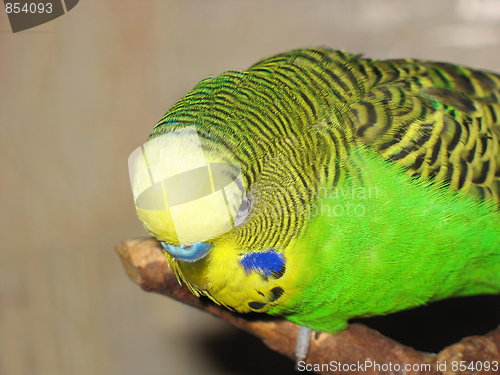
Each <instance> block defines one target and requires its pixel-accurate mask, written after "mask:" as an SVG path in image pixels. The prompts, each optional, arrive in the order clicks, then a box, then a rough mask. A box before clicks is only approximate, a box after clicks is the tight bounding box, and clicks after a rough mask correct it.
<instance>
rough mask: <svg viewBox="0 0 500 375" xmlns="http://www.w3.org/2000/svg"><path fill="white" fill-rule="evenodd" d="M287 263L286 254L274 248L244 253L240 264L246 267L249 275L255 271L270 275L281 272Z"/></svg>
mask: <svg viewBox="0 0 500 375" xmlns="http://www.w3.org/2000/svg"><path fill="white" fill-rule="evenodd" d="M285 263H286V260H285V256H284V255H283V254H281V253H278V252H277V251H276V249H273V248H270V249H267V250H265V251H259V252H254V253H248V254H244V255H243V256H242V258H241V259H240V264H241V265H242V266H243V268H244V269H245V273H246V274H247V275H249V274H250V273H251V272H252V271H253V272H258V273H260V274H263V275H264V276H270V275H271V274H272V273H273V272H280V271H281V270H282V269H283V267H284V266H285Z"/></svg>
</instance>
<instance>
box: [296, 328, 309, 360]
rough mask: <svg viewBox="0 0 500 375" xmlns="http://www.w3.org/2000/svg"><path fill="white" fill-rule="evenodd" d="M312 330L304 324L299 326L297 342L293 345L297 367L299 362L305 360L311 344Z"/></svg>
mask: <svg viewBox="0 0 500 375" xmlns="http://www.w3.org/2000/svg"><path fill="white" fill-rule="evenodd" d="M312 333H313V330H312V329H311V328H307V327H304V326H300V329H299V336H298V337H297V344H296V346H295V367H296V369H297V368H298V365H299V362H301V361H305V360H306V358H307V354H308V353H309V347H310V346H311V334H312Z"/></svg>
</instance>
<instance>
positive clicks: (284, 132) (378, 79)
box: [151, 49, 500, 244]
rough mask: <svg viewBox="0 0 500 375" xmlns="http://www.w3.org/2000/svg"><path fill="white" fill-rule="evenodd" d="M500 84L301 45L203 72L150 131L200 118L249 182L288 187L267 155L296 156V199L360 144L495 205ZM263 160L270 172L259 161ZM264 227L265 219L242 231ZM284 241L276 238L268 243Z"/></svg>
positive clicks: (491, 77) (467, 73) (292, 229)
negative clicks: (214, 73) (244, 65)
mask: <svg viewBox="0 0 500 375" xmlns="http://www.w3.org/2000/svg"><path fill="white" fill-rule="evenodd" d="M499 86H500V78H499V77H498V76H497V75H495V74H492V73H485V72H478V71H475V70H472V69H466V68H462V67H457V66H454V65H450V64H444V63H429V62H420V61H414V60H393V61H378V60H371V59H363V58H361V57H360V56H358V55H353V54H347V53H345V52H342V51H332V50H327V49H310V50H297V51H292V52H289V53H284V54H280V55H276V56H273V57H271V58H268V59H265V60H262V61H260V62H258V63H256V64H255V65H254V66H252V67H251V68H250V69H249V70H248V71H247V72H243V71H229V72H227V73H225V74H223V75H222V76H220V77H217V78H215V79H212V78H207V79H206V80H203V81H202V82H201V83H200V84H199V85H198V86H196V87H195V88H194V90H193V91H192V92H191V93H190V94H189V95H187V96H186V97H185V98H184V99H182V100H181V101H180V102H179V103H177V104H176V105H175V106H174V107H172V108H171V110H170V111H169V112H168V113H167V114H166V115H165V116H164V117H163V118H162V119H161V121H160V122H159V123H158V124H157V126H156V127H155V129H154V130H153V132H152V134H151V138H153V137H155V136H158V135H160V134H162V133H164V132H166V131H171V130H172V127H173V128H178V127H182V126H189V125H195V126H197V129H198V132H199V133H200V136H201V137H202V138H207V139H211V140H216V141H217V142H219V143H220V144H221V148H227V149H229V150H236V149H237V150H238V152H234V153H233V154H234V157H235V158H236V159H237V160H236V162H237V163H238V164H239V165H242V166H243V172H244V179H245V184H246V186H247V187H249V186H252V185H253V184H254V183H255V182H256V180H257V178H258V177H257V176H259V178H260V179H261V180H262V179H263V180H265V181H268V180H269V181H272V180H274V181H279V183H280V184H282V185H283V183H284V182H283V181H280V179H279V178H278V176H277V174H279V173H280V168H281V167H282V166H281V165H276V169H274V170H269V165H270V164H269V161H268V159H269V158H276V157H277V158H285V159H287V160H291V161H293V163H292V167H295V168H296V169H298V170H300V171H302V172H301V173H299V172H295V173H292V175H295V176H302V177H301V178H298V179H297V180H298V183H299V184H300V186H299V187H298V190H299V191H300V193H299V195H301V196H306V195H308V196H310V194H313V195H314V194H315V191H314V189H312V188H311V187H312V186H317V181H320V180H322V179H324V178H326V179H327V181H328V182H327V185H328V186H336V184H338V183H339V181H342V180H343V174H345V166H344V167H341V164H342V160H345V159H346V158H347V156H348V154H349V149H350V145H353V144H361V145H366V146H370V147H372V148H373V149H375V150H377V151H378V152H379V153H380V154H381V155H382V156H383V157H384V158H385V159H387V160H389V161H391V162H394V163H397V164H399V165H401V166H403V167H405V168H407V170H408V173H409V174H412V175H421V176H423V177H424V178H430V179H435V180H438V181H442V182H445V183H449V184H450V186H451V187H452V188H453V189H455V190H462V191H464V192H469V191H470V192H471V193H473V194H476V195H479V196H483V197H485V198H493V199H495V200H496V201H498V199H499V198H498V197H499V194H500V192H499V189H498V186H499V185H500V183H499V180H498V176H496V175H495V173H496V172H497V170H498V161H499V160H498V136H497V134H498V129H497V125H498V118H499V117H500V116H498V113H499V111H500V105H499V103H498V97H497V95H498V87H499ZM296 93H299V95H297V94H296ZM257 103H258V105H257ZM229 107H230V108H231V110H230V111H229V110H228V108H229ZM186 108H189V111H185V109H186ZM263 108H265V109H263ZM234 119H238V121H233V120H234ZM205 124H210V126H205ZM241 124H245V125H244V129H241ZM243 130H244V131H243ZM305 134H306V136H304V135H305ZM298 140H300V141H298ZM296 142H299V143H296ZM318 144H326V145H327V147H323V149H327V150H330V151H329V152H328V153H318V152H311V153H303V152H302V150H304V149H305V150H318V149H321V148H320V147H317V146H318ZM278 150H279V151H278ZM331 151H333V152H331ZM256 160H260V161H261V162H260V163H256V162H255V161H256ZM263 164H266V165H267V166H268V170H267V172H266V171H264V172H263V171H262V170H261V169H260V168H262V165H263ZM304 168H305V169H306V171H307V173H303V170H304ZM497 174H498V173H497ZM311 179H314V181H313V180H311ZM282 185H281V189H282V188H283V186H282ZM285 185H286V183H285ZM253 186H254V187H255V186H257V185H253ZM270 186H273V184H271V185H270ZM275 188H276V189H278V187H275ZM290 191H294V189H290ZM287 194H288V193H287ZM287 194H285V196H287ZM291 198H293V200H295V197H291ZM287 199H288V197H287ZM287 199H285V200H284V201H282V200H278V203H279V205H280V208H279V210H282V211H283V212H288V211H289V210H288V208H287V206H286V201H287ZM274 216H276V215H274ZM292 216H293V215H292ZM267 217H268V218H269V217H273V215H271V216H267ZM284 217H288V215H284ZM290 220H291V221H292V223H290V222H288V221H283V223H282V225H284V226H286V228H287V229H288V230H287V233H290V236H289V237H290V238H291V236H292V235H293V234H294V233H297V232H298V231H300V227H301V226H302V224H303V223H301V220H299V219H296V218H292V219H290ZM270 227H271V224H270V223H269V219H264V220H262V221H259V224H258V225H257V226H256V227H255V228H254V230H253V231H252V233H249V235H250V237H252V236H253V237H256V236H255V234H256V233H266V230H267V229H268V228H270ZM245 230H248V228H246V229H245ZM259 238H260V239H261V240H262V242H266V243H267V242H268V240H269V239H268V238H267V236H266V235H261V236H260V237H259ZM290 238H288V239H283V238H273V243H276V244H277V243H278V242H283V244H286V243H288V241H289V240H290ZM252 243H253V241H252ZM253 244H255V243H253Z"/></svg>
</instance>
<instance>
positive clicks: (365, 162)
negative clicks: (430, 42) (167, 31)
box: [129, 48, 500, 358]
mask: <svg viewBox="0 0 500 375" xmlns="http://www.w3.org/2000/svg"><path fill="white" fill-rule="evenodd" d="M499 97H500V76H498V75H496V74H493V73H488V72H483V71H478V70H473V69H468V68H464V67H461V66H457V65H451V64H445V63H436V62H427V61H417V60H409V59H407V60H388V61H382V60H374V59H368V58H363V57H362V56H360V55H356V54H350V53H346V52H344V51H336V50H331V49H327V48H315V49H299V50H294V51H291V52H287V53H282V54H279V55H275V56H272V57H269V58H266V59H264V60H261V61H260V62H258V63H256V64H255V65H253V66H252V67H251V68H249V69H248V70H246V71H236V70H233V71H228V72H226V73H224V74H222V75H220V76H218V77H208V78H206V79H204V80H202V81H201V82H200V83H199V84H198V85H196V86H195V87H194V89H193V90H192V91H191V92H190V93H189V94H187V95H186V96H185V97H184V98H182V99H181V100H180V101H179V102H178V103H177V104H175V105H174V106H173V107H172V108H171V109H170V110H169V111H168V112H167V113H166V114H165V116H163V118H162V119H161V120H160V121H159V122H158V124H157V125H156V126H155V127H154V129H153V131H152V132H151V135H150V136H149V139H148V141H147V142H146V143H145V144H144V145H143V146H141V147H140V148H138V149H137V150H136V151H134V152H133V153H132V155H131V157H130V159H129V166H130V171H131V183H132V190H133V194H134V199H135V204H136V210H137V214H138V216H139V218H140V220H141V221H142V222H143V224H144V226H145V227H146V229H147V230H148V231H149V232H150V233H151V234H153V235H154V236H155V237H156V238H157V239H158V240H159V241H160V242H161V244H162V246H163V248H164V252H165V256H166V257H167V258H168V260H169V264H170V265H171V267H172V268H173V270H174V271H175V273H176V275H177V277H178V279H179V281H180V282H184V283H185V284H186V285H187V286H188V287H189V288H190V290H191V291H192V292H193V293H194V294H195V295H197V296H207V297H209V298H210V299H212V300H213V301H215V302H216V303H218V304H220V305H223V306H226V307H227V308H229V309H231V310H234V311H237V312H241V313H247V312H264V313H268V314H273V315H281V316H284V317H285V318H286V319H288V320H290V321H292V322H295V323H298V324H299V325H301V326H303V327H306V328H304V329H302V330H301V333H300V335H299V343H298V345H299V347H301V348H299V347H298V349H297V355H298V357H301V358H303V357H304V356H305V354H306V353H307V347H304V346H303V344H304V342H306V341H308V338H309V337H310V332H311V330H315V331H325V332H330V333H335V332H338V331H340V330H342V329H345V328H346V327H347V324H348V323H347V322H348V320H349V319H351V318H354V317H367V316H372V315H382V314H388V313H392V312H396V311H399V310H403V309H408V308H412V307H415V306H418V305H422V304H426V303H429V302H431V301H436V300H440V299H444V298H448V297H456V296H467V295H476V294H494V293H499V292H500V215H499V211H498V208H499V207H498V202H499V196H500V153H499V135H500V104H499ZM301 343H302V344H301ZM301 345H302V346H301ZM304 351H305V352H304Z"/></svg>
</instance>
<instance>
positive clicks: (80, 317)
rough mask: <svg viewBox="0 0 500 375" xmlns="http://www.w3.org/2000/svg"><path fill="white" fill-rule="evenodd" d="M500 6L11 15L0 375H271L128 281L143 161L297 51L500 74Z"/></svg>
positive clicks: (178, 4)
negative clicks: (198, 109) (229, 85)
mask: <svg viewBox="0 0 500 375" xmlns="http://www.w3.org/2000/svg"><path fill="white" fill-rule="evenodd" d="M499 3H500V1H497V0H488V1H487V0H484V1H481V0H463V1H451V0H440V1H436V0H420V1H405V0H393V1H389V0H378V1H367V0H356V1H347V0H344V1H306V0H304V1H239V0H231V1H207V0H205V1H201V0H199V1H193V0H189V1H188V0H185V1H154V0H150V1H93V0H83V1H81V2H80V3H79V4H78V5H77V6H76V7H75V8H74V9H73V10H72V11H71V12H69V13H68V14H67V15H65V16H63V17H60V18H58V19H56V20H54V21H52V22H50V23H47V24H45V25H42V26H39V27H37V28H34V29H30V30H27V31H25V32H21V33H17V34H12V33H11V32H10V27H9V25H8V21H7V16H6V14H5V12H3V11H2V12H0V120H1V123H0V183H1V185H0V186H1V191H0V194H1V195H0V199H1V202H0V233H1V234H0V236H1V242H0V374H5V375H11V374H13V375H14V374H15V375H24V374H36V375H38V374H51V375H58V374H82V375H83V374H85V375H90V374H120V375H121V374H125V375H129V374H130V375H133V374H144V375H153V374H194V373H203V374H226V373H227V374H229V373H231V374H250V373H265V371H263V370H257V369H258V368H259V367H258V366H257V367H255V366H253V367H252V368H247V367H245V366H246V365H245V363H248V359H249V358H248V355H249V354H248V353H246V352H245V351H244V348H245V347H244V346H241V348H240V349H241V350H233V351H230V350H229V349H230V348H231V347H232V346H234V345H233V344H232V341H231V340H235V339H234V337H233V336H228V337H229V338H228V339H227V340H228V341H227V342H226V345H225V344H224V343H223V342H224V340H226V339H224V337H225V336H223V337H222V338H221V336H220V334H221V333H220V332H226V334H228V335H233V334H234V333H231V332H232V331H229V328H228V327H226V326H225V325H223V324H222V323H218V322H217V321H215V319H213V318H211V317H210V316H208V315H206V314H202V313H200V312H198V311H195V310H193V309H190V308H188V307H185V306H183V305H181V304H179V303H177V302H174V301H171V300H168V299H167V298H164V297H160V296H157V295H152V294H148V293H146V292H143V291H141V290H140V289H139V288H138V287H137V286H136V285H135V284H133V283H132V282H131V281H130V280H129V279H128V278H127V276H126V275H125V272H124V271H123V269H122V266H121V263H120V261H119V259H118V257H117V255H116V254H115V253H114V251H113V249H114V246H115V245H116V244H117V243H119V241H120V240H121V239H122V238H127V237H134V236H144V235H146V232H145V231H144V230H143V229H142V227H141V225H140V223H139V221H138V219H137V218H136V216H135V212H134V206H133V202H132V194H131V191H130V186H129V179H128V170H127V158H128V155H129V153H130V152H131V151H132V150H134V149H135V148H136V147H138V146H139V145H141V144H142V143H143V142H144V141H145V140H146V137H147V135H148V133H149V131H150V130H151V128H152V127H153V125H154V124H155V122H156V121H157V120H158V119H159V118H160V117H161V116H162V115H163V114H164V113H165V112H166V110H167V109H168V108H169V107H170V106H171V105H172V104H174V103H175V101H176V100H177V99H179V98H180V97H181V96H183V95H185V94H186V93H187V92H188V91H189V90H190V89H191V88H192V87H193V86H194V85H195V84H196V83H197V82H198V81H199V80H201V79H202V78H204V77H205V76H207V75H210V74H219V73H221V72H223V71H225V70H228V69H234V68H238V69H244V68H246V67H248V66H249V65H251V64H252V63H253V62H255V61H257V60H258V59H260V58H262V57H265V56H267V55H270V54H273V53H278V52H283V51H286V50H287V49H291V48H297V47H305V46H317V45H326V46H331V47H335V48H343V49H346V50H348V51H351V52H358V53H364V54H366V55H367V56H369V57H377V58H397V57H413V58H424V59H432V60H443V61H450V62H455V63H462V64H466V65H469V66H473V67H477V68H485V69H490V70H496V71H497V72H500V53H499V46H500V4H499ZM227 332H229V333H227ZM244 340H246V338H245V339H244ZM221 342H222V343H221ZM228 342H229V343H230V344H227V343H228ZM217 345H219V347H220V348H219V349H217ZM209 348H212V350H208V349H209ZM226 350H227V351H226ZM257 350H260V352H259V351H258V353H263V352H265V351H266V350H265V349H261V348H260V349H257ZM259 355H260V354H259ZM229 356H231V358H227V357H229ZM245 356H247V360H246V361H245V360H244V359H241V360H237V358H238V357H240V358H244V357H245ZM233 361H234V362H235V363H233ZM253 361H254V362H255V361H257V362H258V359H255V360H253ZM272 361H278V359H272ZM286 365H287V366H288V367H287V368H286V369H283V370H288V371H291V369H292V365H291V363H286ZM255 368H257V369H255ZM262 368H264V367H263V366H261V369H262ZM269 373H270V372H269Z"/></svg>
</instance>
